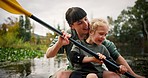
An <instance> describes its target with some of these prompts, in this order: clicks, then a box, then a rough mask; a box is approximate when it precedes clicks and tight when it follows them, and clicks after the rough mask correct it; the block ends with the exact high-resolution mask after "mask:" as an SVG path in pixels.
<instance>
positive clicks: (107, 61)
mask: <svg viewBox="0 0 148 78" xmlns="http://www.w3.org/2000/svg"><path fill="white" fill-rule="evenodd" d="M30 18H32V19H33V20H35V21H37V22H39V23H40V24H42V25H43V26H45V27H47V28H49V29H50V30H52V31H54V32H56V33H57V34H59V35H63V33H62V32H61V31H59V30H57V29H55V28H53V27H52V26H50V25H48V24H47V23H45V22H43V21H42V20H40V19H38V18H37V17H35V16H34V15H31V17H30ZM69 40H70V41H71V42H72V43H73V44H75V45H76V46H78V47H80V48H81V49H82V50H84V51H85V52H87V53H89V54H91V55H92V56H94V57H95V58H97V59H99V56H98V54H96V53H95V52H93V51H92V50H90V49H88V48H87V47H85V46H83V45H82V44H80V43H78V42H77V41H76V40H74V39H72V38H69ZM99 60H100V59H99ZM103 61H104V62H106V63H108V64H110V65H111V66H112V67H113V68H115V69H117V70H119V66H117V65H116V64H114V63H112V62H110V61H109V60H107V59H105V60H103ZM124 75H126V76H128V77H129V78H135V77H134V76H132V75H131V74H129V73H128V72H125V74H124Z"/></svg>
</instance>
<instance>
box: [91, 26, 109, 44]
mask: <svg viewBox="0 0 148 78" xmlns="http://www.w3.org/2000/svg"><path fill="white" fill-rule="evenodd" d="M108 31H109V28H108V26H99V27H97V29H96V30H95V31H90V36H91V37H90V38H91V40H92V42H93V43H95V44H97V45H101V44H102V42H103V41H104V40H105V38H106V35H107V34H108Z"/></svg>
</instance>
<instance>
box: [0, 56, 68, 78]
mask: <svg viewBox="0 0 148 78" xmlns="http://www.w3.org/2000/svg"><path fill="white" fill-rule="evenodd" d="M0 65H1V66H0V78H48V77H49V76H50V75H51V74H54V73H55V72H56V71H57V70H59V69H60V68H61V67H63V66H66V59H62V60H59V59H56V58H51V59H47V58H46V57H41V58H35V59H33V60H26V61H22V62H3V63H0Z"/></svg>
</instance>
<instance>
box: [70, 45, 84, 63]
mask: <svg viewBox="0 0 148 78" xmlns="http://www.w3.org/2000/svg"><path fill="white" fill-rule="evenodd" d="M84 57H85V55H84V54H82V53H81V52H80V48H79V47H77V46H75V45H74V46H73V48H72V50H71V52H70V54H69V58H70V61H71V63H72V64H73V63H76V64H81V63H82V61H83V59H84Z"/></svg>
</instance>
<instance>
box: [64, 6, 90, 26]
mask: <svg viewBox="0 0 148 78" xmlns="http://www.w3.org/2000/svg"><path fill="white" fill-rule="evenodd" d="M86 15H87V14H86V12H85V11H84V10H83V9H82V8H80V7H71V8H69V9H68V10H67V12H66V15H65V16H66V20H67V22H68V24H69V25H72V24H73V23H74V22H76V21H79V20H80V19H82V18H84V17H85V16H86Z"/></svg>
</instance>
